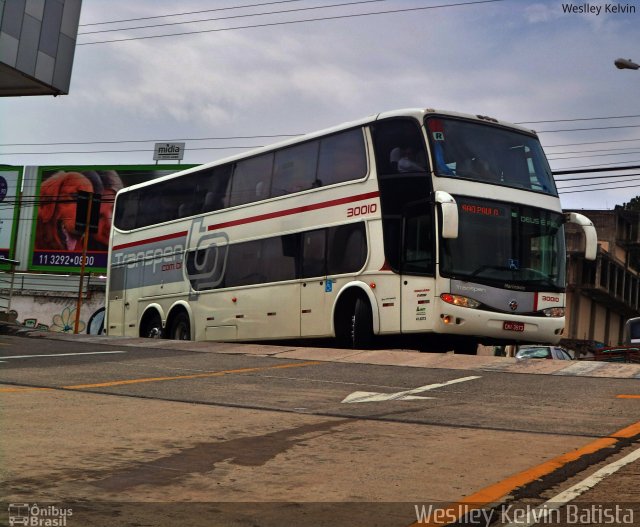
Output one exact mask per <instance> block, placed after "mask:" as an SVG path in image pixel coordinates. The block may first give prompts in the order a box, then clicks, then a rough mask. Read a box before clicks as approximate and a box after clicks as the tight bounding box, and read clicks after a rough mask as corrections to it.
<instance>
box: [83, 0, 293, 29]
mask: <svg viewBox="0 0 640 527" xmlns="http://www.w3.org/2000/svg"><path fill="white" fill-rule="evenodd" d="M292 2H300V0H279V1H277V2H262V3H259V4H247V5H239V6H235V7H218V8H216V9H203V10H200V11H187V12H184V13H170V14H168V15H156V16H144V17H140V18H127V19H124V20H111V21H108V22H91V23H87V24H78V26H79V27H86V26H101V25H104V24H120V23H122V22H138V21H140V20H152V19H156V18H168V17H173V16H186V15H199V14H201V13H212V12H214V11H231V10H233V9H245V8H248V7H263V6H266V5H274V4H289V3H292Z"/></svg>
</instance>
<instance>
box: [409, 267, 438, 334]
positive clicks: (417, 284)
mask: <svg viewBox="0 0 640 527" xmlns="http://www.w3.org/2000/svg"><path fill="white" fill-rule="evenodd" d="M434 282H435V281H434V280H433V279H428V278H427V279H425V278H422V277H416V276H403V277H402V332H403V333H416V332H422V331H432V330H433V327H434V323H435V321H434V320H433V312H434V306H433V302H434V289H435V283H434Z"/></svg>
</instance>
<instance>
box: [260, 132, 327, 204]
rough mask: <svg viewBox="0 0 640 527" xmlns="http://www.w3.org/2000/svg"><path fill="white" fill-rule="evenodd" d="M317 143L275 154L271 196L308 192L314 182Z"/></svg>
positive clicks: (279, 151) (302, 145)
mask: <svg viewBox="0 0 640 527" xmlns="http://www.w3.org/2000/svg"><path fill="white" fill-rule="evenodd" d="M317 162H318V141H310V142H308V143H303V144H301V145H296V146H292V147H289V148H284V149H282V150H278V151H277V152H276V157H275V164H274V170H273V184H272V186H271V196H272V197H275V196H283V195H285V194H292V193H294V192H300V191H303V190H308V189H310V188H312V187H313V186H314V182H315V180H316V164H317Z"/></svg>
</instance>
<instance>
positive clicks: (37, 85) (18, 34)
mask: <svg viewBox="0 0 640 527" xmlns="http://www.w3.org/2000/svg"><path fill="white" fill-rule="evenodd" d="M81 6H82V1H81V0H0V96H2V97H8V96H20V95H62V94H67V93H69V84H70V82H71V70H72V68H73V58H74V55H75V49H76V37H77V34H78V24H79V21H80V8H81Z"/></svg>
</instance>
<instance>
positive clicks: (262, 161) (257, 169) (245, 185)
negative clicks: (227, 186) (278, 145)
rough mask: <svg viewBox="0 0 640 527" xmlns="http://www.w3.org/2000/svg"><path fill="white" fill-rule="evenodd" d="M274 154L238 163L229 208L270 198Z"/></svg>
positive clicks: (232, 183) (234, 173)
mask: <svg viewBox="0 0 640 527" xmlns="http://www.w3.org/2000/svg"><path fill="white" fill-rule="evenodd" d="M272 168H273V154H272V153H269V154H264V155H261V156H256V157H251V158H249V159H245V160H242V161H238V163H237V164H236V166H235V170H234V172H233V178H232V181H231V195H230V197H229V206H230V207H234V206H236V205H244V204H245V203H252V202H254V201H260V200H263V199H266V198H268V197H269V189H270V187H271V171H272Z"/></svg>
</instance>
